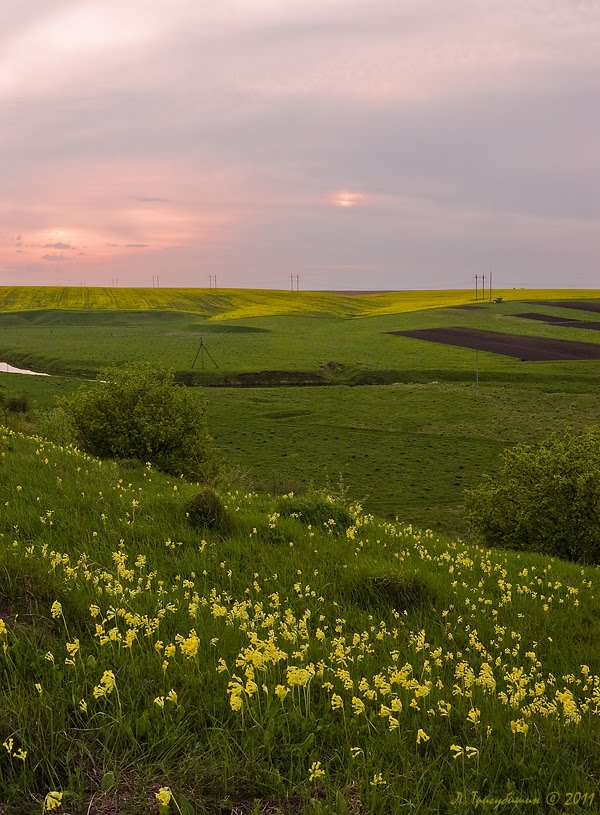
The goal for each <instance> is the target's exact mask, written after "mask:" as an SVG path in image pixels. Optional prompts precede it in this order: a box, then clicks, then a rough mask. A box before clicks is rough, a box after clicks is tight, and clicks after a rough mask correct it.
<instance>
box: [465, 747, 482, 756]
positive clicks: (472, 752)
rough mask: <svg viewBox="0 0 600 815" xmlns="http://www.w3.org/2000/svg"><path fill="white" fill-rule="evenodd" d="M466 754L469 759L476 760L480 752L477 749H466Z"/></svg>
mask: <svg viewBox="0 0 600 815" xmlns="http://www.w3.org/2000/svg"><path fill="white" fill-rule="evenodd" d="M465 752H466V754H467V758H476V757H477V756H478V755H479V750H478V749H477V747H468V746H467V747H465Z"/></svg>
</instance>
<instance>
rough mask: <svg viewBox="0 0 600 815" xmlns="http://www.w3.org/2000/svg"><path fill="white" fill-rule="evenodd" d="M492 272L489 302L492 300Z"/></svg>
mask: <svg viewBox="0 0 600 815" xmlns="http://www.w3.org/2000/svg"><path fill="white" fill-rule="evenodd" d="M492 274H493V273H492V272H490V303H491V302H492Z"/></svg>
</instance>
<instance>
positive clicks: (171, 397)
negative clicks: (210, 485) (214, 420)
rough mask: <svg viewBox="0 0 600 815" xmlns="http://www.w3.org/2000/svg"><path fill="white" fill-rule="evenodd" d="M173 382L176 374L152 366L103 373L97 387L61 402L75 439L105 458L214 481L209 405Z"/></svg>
mask: <svg viewBox="0 0 600 815" xmlns="http://www.w3.org/2000/svg"><path fill="white" fill-rule="evenodd" d="M173 378H174V374H173V372H172V371H164V370H160V369H156V368H153V367H152V366H151V365H148V364H146V363H132V364H129V365H124V366H122V367H120V368H106V369H104V370H102V371H100V373H99V374H98V377H97V380H96V382H95V383H94V384H93V385H92V386H89V385H86V386H83V387H81V388H80V389H79V390H78V391H76V392H75V393H74V394H72V395H70V396H64V397H62V398H61V399H59V400H58V404H59V407H60V408H62V409H63V411H64V414H65V417H64V418H65V424H66V425H67V426H69V427H71V428H72V429H73V434H74V439H73V441H74V442H75V443H76V444H77V445H78V447H80V448H81V449H82V450H84V451H85V452H87V453H91V454H92V455H95V456H99V457H100V458H118V459H132V458H134V459H137V460H139V461H142V462H150V463H152V464H153V465H155V466H156V467H157V468H158V469H159V470H163V471H164V472H167V473H171V474H172V475H184V476H185V477H186V478H190V479H194V480H204V481H206V480H210V479H211V478H213V477H214V476H215V474H216V471H217V469H218V468H217V459H216V453H215V449H214V445H213V441H212V439H211V437H210V436H209V434H208V431H207V428H206V422H205V418H204V414H205V405H204V404H203V403H202V402H201V401H200V399H199V398H198V396H197V395H193V394H191V393H189V391H187V389H185V388H183V387H176V386H175V385H174V384H173Z"/></svg>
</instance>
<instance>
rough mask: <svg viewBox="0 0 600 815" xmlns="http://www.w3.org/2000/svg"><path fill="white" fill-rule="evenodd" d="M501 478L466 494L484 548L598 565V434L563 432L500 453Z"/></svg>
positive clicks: (594, 430) (592, 430)
mask: <svg viewBox="0 0 600 815" xmlns="http://www.w3.org/2000/svg"><path fill="white" fill-rule="evenodd" d="M500 473H501V477H500V479H498V480H493V479H491V478H490V477H489V476H485V477H484V479H483V481H482V483H481V485H480V486H479V487H477V488H475V489H472V490H469V491H467V492H466V494H465V498H466V501H465V507H466V512H467V517H468V519H469V521H470V523H471V525H472V526H473V527H474V529H476V530H477V531H478V532H479V533H480V534H481V535H482V537H483V539H484V540H485V542H486V543H487V544H489V545H498V546H505V547H508V548H511V549H522V550H531V551H536V552H543V553H546V554H550V555H556V556H557V557H561V558H565V559H567V560H573V561H577V562H581V563H600V431H599V430H598V429H597V428H589V429H587V430H585V431H575V430H573V429H570V428H567V429H565V430H562V431H560V432H557V433H554V434H553V435H551V436H550V437H549V438H548V439H546V440H544V441H542V442H540V443H539V444H536V445H527V444H519V445H517V446H516V447H513V448H512V449H510V450H507V451H506V452H505V453H504V454H503V462H502V466H501V470H500Z"/></svg>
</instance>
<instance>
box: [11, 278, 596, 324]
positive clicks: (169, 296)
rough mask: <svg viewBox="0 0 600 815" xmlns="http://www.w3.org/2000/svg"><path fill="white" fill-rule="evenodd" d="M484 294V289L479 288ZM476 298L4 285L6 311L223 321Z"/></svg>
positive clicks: (365, 313) (353, 313)
mask: <svg viewBox="0 0 600 815" xmlns="http://www.w3.org/2000/svg"><path fill="white" fill-rule="evenodd" d="M582 294H583V295H584V296H585V297H596V298H598V297H600V290H589V291H585V292H583V293H582V291H581V289H518V290H516V289H498V290H497V291H496V290H494V296H495V297H503V298H504V299H505V300H517V299H518V300H527V299H532V298H536V299H545V300H557V299H572V300H573V299H574V300H576V299H579V298H581V296H582ZM480 297H481V292H480ZM471 302H474V297H473V292H472V291H467V290H447V291H446V290H434V291H391V292H375V293H370V294H363V293H358V294H348V293H344V292H310V291H306V292H305V291H302V292H288V291H275V290H268V289H219V290H211V289H127V288H124V289H114V288H102V287H96V288H89V287H76V286H0V312H5V311H35V310H44V311H50V310H60V311H63V310H64V311H139V310H141V311H146V310H158V311H177V312H189V313H190V314H197V315H200V316H203V317H208V318H212V319H219V320H237V319H245V318H248V317H271V316H282V315H292V314H296V315H309V316H319V315H320V316H336V317H369V316H376V315H383V314H400V313H403V312H408V311H421V310H424V309H429V308H443V307H448V306H457V305H462V304H464V303H471Z"/></svg>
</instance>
